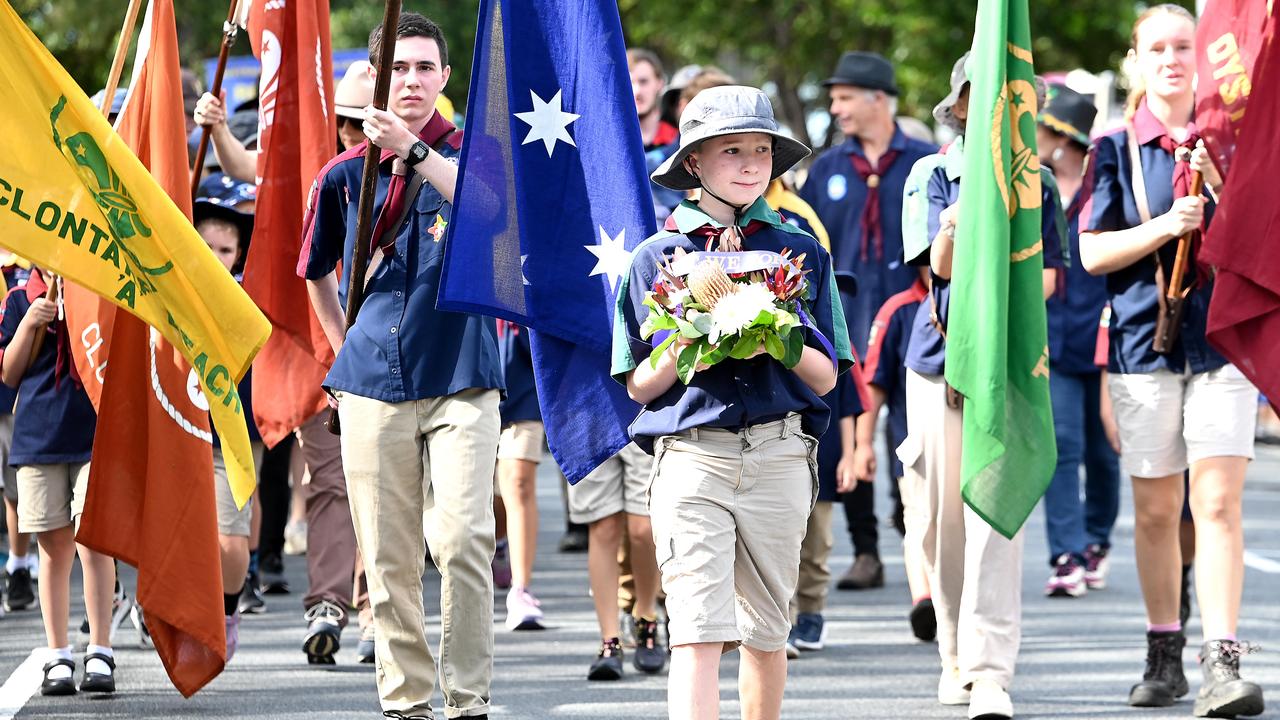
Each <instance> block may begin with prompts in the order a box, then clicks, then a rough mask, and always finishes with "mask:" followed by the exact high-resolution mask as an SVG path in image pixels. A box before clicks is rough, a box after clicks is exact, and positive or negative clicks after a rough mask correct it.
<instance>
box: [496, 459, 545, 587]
mask: <svg viewBox="0 0 1280 720" xmlns="http://www.w3.org/2000/svg"><path fill="white" fill-rule="evenodd" d="M537 478H538V464H537V463H533V462H529V461H528V460H499V461H498V484H499V485H500V486H501V487H502V502H503V504H505V505H506V507H507V543H508V545H509V547H510V548H511V583H512V585H513V586H514V587H522V588H527V587H529V584H530V583H531V582H532V581H533V556H534V553H535V551H536V550H537V549H538V500H537Z"/></svg>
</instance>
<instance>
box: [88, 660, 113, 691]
mask: <svg viewBox="0 0 1280 720" xmlns="http://www.w3.org/2000/svg"><path fill="white" fill-rule="evenodd" d="M90 660H101V661H102V662H104V663H106V664H107V667H109V668H111V672H109V673H95V672H89V661H90ZM84 666H85V671H84V679H83V680H81V681H80V691H81V692H94V693H113V692H115V691H116V676H115V670H116V661H115V658H113V657H111V656H110V655H103V654H102V653H89V654H88V655H85V656H84Z"/></svg>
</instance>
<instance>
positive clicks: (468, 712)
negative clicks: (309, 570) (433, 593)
mask: <svg viewBox="0 0 1280 720" xmlns="http://www.w3.org/2000/svg"><path fill="white" fill-rule="evenodd" d="M338 400H339V403H338V411H339V413H340V415H341V421H342V460H343V466H344V467H345V469H346V475H347V485H348V495H349V499H350V501H351V516H352V520H353V521H354V525H355V532H356V542H357V545H358V547H359V551H360V555H361V557H362V558H363V559H364V566H365V577H366V580H367V582H368V586H369V601H370V605H371V606H372V608H373V625H374V629H375V632H376V640H375V648H376V658H377V661H376V662H377V673H376V677H377V683H378V694H379V696H380V697H381V700H382V709H383V710H384V711H388V710H394V711H398V712H401V713H404V714H405V715H425V716H427V717H431V716H432V713H431V696H432V693H433V692H434V689H435V682H436V676H437V669H436V661H435V658H433V657H432V654H431V650H430V649H429V648H428V647H427V629H426V623H425V620H424V612H423V598H422V573H423V571H424V570H425V565H426V559H425V548H424V546H423V536H424V532H425V535H426V541H427V544H428V545H429V546H430V548H431V553H432V557H433V558H434V560H435V564H436V566H437V567H438V568H439V569H440V575H441V581H440V623H441V630H440V668H439V678H440V689H441V692H442V693H443V695H444V702H445V708H444V711H445V716H446V717H450V718H455V717H469V716H473V715H484V714H487V713H488V712H489V685H490V682H491V679H492V675H493V575H492V572H491V570H490V567H489V563H490V561H492V559H493V551H494V538H493V532H494V524H493V523H494V521H493V469H494V460H495V458H496V457H497V451H498V435H499V420H498V391H497V390H487V389H480V388H473V389H469V390H464V391H462V392H459V393H456V394H454V395H450V396H447V397H438V398H427V399H425V400H415V401H410V402H403V403H386V402H381V401H379V400H371V399H369V398H365V397H360V396H358V395H352V394H349V393H340V394H339V397H338ZM424 524H425V530H424Z"/></svg>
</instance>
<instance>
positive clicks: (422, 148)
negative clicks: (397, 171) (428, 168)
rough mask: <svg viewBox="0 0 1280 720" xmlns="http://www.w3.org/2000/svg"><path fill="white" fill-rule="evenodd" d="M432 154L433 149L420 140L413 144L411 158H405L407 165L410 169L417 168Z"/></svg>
mask: <svg viewBox="0 0 1280 720" xmlns="http://www.w3.org/2000/svg"><path fill="white" fill-rule="evenodd" d="M430 152H431V148H429V147H427V144H426V143H425V142H423V141H421V140H419V141H417V142H416V143H414V144H413V147H410V148H409V157H407V158H405V163H406V164H408V165H409V167H416V166H417V164H418V163H420V162H422V161H423V160H426V159H427V155H428V154H429V153H430Z"/></svg>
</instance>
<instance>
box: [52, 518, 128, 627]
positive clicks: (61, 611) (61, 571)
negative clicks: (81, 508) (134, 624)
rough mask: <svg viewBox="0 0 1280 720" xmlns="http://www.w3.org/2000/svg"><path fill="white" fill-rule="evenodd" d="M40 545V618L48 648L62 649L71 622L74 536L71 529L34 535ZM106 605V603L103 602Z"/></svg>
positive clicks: (74, 551)
mask: <svg viewBox="0 0 1280 720" xmlns="http://www.w3.org/2000/svg"><path fill="white" fill-rule="evenodd" d="M36 537H37V539H38V540H39V545H40V585H39V587H40V614H41V615H42V616H43V620H44V634H45V637H46V638H47V639H48V641H49V647H51V648H64V647H66V646H68V645H70V644H71V642H70V641H69V640H67V622H68V621H69V620H70V618H71V565H72V563H74V562H75V559H76V532H75V529H74V528H72V526H70V525H68V526H66V527H61V528H58V529H57V530H46V531H44V532H41V533H37V534H36ZM107 602H108V604H110V602H111V601H110V599H108V600H107Z"/></svg>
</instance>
